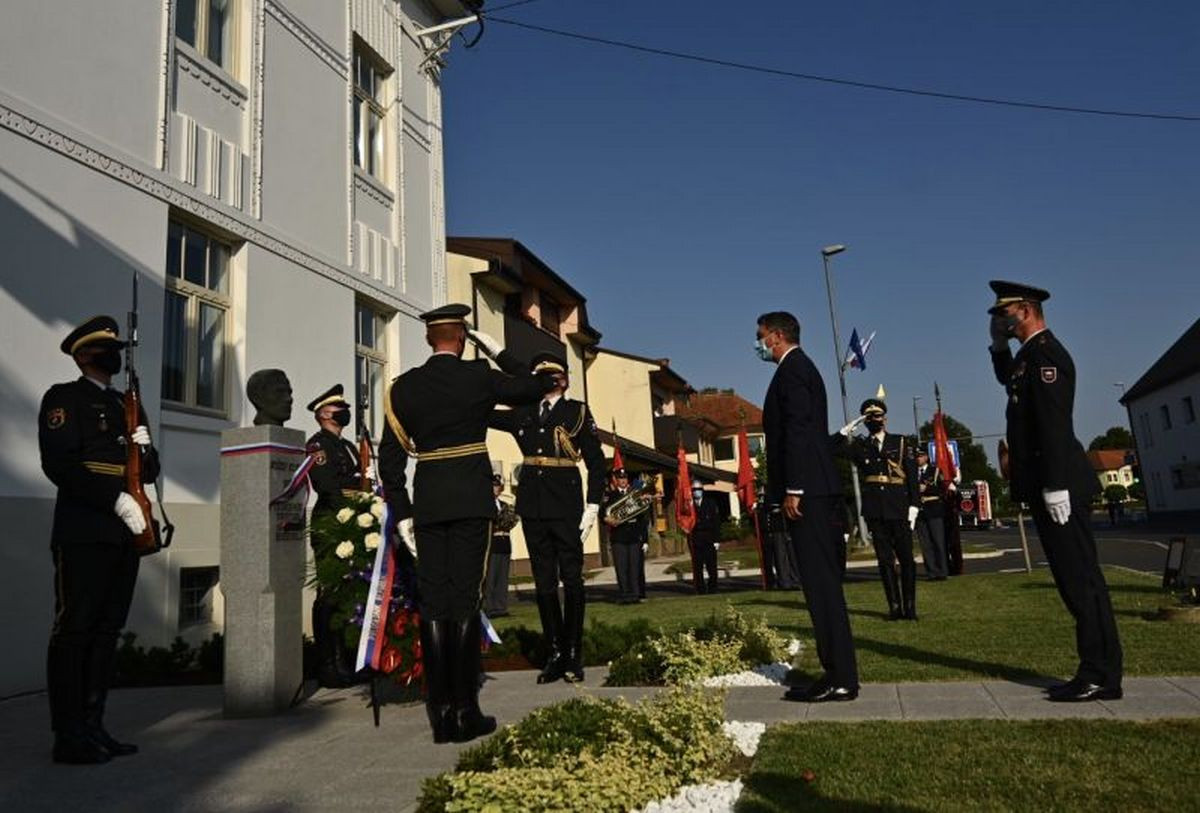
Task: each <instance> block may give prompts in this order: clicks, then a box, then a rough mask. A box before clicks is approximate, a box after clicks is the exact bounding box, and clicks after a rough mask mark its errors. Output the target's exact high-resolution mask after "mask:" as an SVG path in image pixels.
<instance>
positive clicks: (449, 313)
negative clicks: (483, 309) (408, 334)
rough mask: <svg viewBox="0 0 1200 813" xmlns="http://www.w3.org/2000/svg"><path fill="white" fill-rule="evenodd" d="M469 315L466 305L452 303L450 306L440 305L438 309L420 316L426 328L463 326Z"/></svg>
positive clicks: (469, 311)
mask: <svg viewBox="0 0 1200 813" xmlns="http://www.w3.org/2000/svg"><path fill="white" fill-rule="evenodd" d="M470 313H471V309H470V308H469V307H467V306H466V305H459V304H457V303H452V304H450V305H442V306H441V307H440V308H434V309H433V310H431V311H426V312H425V313H423V314H421V321H423V322H424V323H425V326H426V327H433V326H434V325H465V324H466V323H467V316H468V314H470Z"/></svg>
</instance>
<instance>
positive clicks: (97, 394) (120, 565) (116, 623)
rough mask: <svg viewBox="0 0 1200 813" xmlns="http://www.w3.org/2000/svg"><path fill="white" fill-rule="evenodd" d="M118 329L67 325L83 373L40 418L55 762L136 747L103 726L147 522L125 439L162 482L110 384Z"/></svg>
mask: <svg viewBox="0 0 1200 813" xmlns="http://www.w3.org/2000/svg"><path fill="white" fill-rule="evenodd" d="M118 334H119V332H118V329H117V323H116V321H115V320H113V319H112V318H111V317H108V316H97V317H95V318H94V319H89V320H88V321H87V322H85V323H83V324H82V325H80V326H79V327H77V328H76V329H75V330H73V331H71V333H70V335H68V336H67V338H66V339H64V340H63V342H62V345H61V348H62V351H63V352H64V353H66V354H67V355H69V356H71V358H72V359H73V360H74V361H75V364H76V365H78V367H79V370H80V372H81V373H82V375H81V376H80V377H79V378H78V379H76V380H75V381H71V382H68V383H65V384H55V385H54V386H53V387H51V388H50V389H49V391H48V392H47V393H46V395H45V396H44V397H43V398H42V405H41V410H40V411H39V414H38V444H39V447H40V449H41V457H42V471H44V472H45V473H46V476H47V477H49V478H50V480H51V481H52V482H53V483H54V484H55V485H56V486H58V499H57V501H56V502H55V505H54V530H53V531H52V533H51V537H50V551H51V553H52V554H53V556H54V604H55V610H54V625H53V627H52V628H51V631H50V646H49V652H48V655H47V659H46V690H47V695H48V697H49V701H50V722H51V726H52V727H53V729H54V761H55V762H65V763H73V764H87V763H98V762H107V761H108V760H109V759H110V758H111V757H114V756H126V755H129V754H134V753H136V752H137V750H138V749H137V746H135V745H132V744H128V743H122V742H118V741H117V740H115V739H114V738H113V737H112V736H111V735H110V734H109V733H108V732H107V731H106V730H105V728H104V705H105V700H106V698H107V696H108V685H109V682H110V680H111V678H112V669H113V659H114V657H115V654H116V648H117V636H118V634H119V633H120V631H121V629H122V627H124V626H125V619H126V616H127V615H128V614H129V605H130V602H131V601H132V600H133V588H134V585H135V584H136V582H137V574H138V554H137V553H136V552H135V550H134V547H133V537H134V535H136V534H140V533H141V532H142V531H144V530H145V528H146V523H145V517H144V516H143V514H142V511H141V508H140V507H139V506H138V504H137V503H136V502H135V501H134V499H133V497H132V496H130V494H129V493H127V492H126V491H125V477H124V472H125V462H126V449H127V444H128V443H135V444H137V445H138V446H139V447H141V452H142V481H143V482H145V483H151V482H154V481H155V480H156V479H157V478H158V474H159V463H158V454H157V452H156V451H155V450H154V448H153V447H152V446H151V445H150V434H149V431H148V430H147V428H146V426H145V424H146V417H145V415H144V414H143V415H142V416H141V421H140V423H141V425H139V426H138V427H137V429H136V430H135V431H134V432H133V433H132V434H130V435H129V436H126V434H125V429H126V427H125V412H124V403H123V401H122V393H121V392H119V391H117V390H115V389H113V388H112V386H111V382H112V377H113V376H114V375H116V374H117V373H118V372H119V371H120V369H121V348H123V347H125V342H122V341H120V340H119V339H118Z"/></svg>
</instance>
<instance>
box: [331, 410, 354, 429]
mask: <svg viewBox="0 0 1200 813" xmlns="http://www.w3.org/2000/svg"><path fill="white" fill-rule="evenodd" d="M330 417H331V418H332V419H333V422H334V423H336V424H337V425H338V426H349V425H350V410H348V409H339V410H338V411H337V412H335V413H333V414H332V415H331V416H330Z"/></svg>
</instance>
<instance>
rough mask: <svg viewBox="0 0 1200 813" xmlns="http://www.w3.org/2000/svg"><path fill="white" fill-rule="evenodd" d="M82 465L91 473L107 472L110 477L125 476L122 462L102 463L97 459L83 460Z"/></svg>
mask: <svg viewBox="0 0 1200 813" xmlns="http://www.w3.org/2000/svg"><path fill="white" fill-rule="evenodd" d="M83 467H84V468H85V469H87V470H88V471H90V472H91V473H92V474H107V475H109V476H112V477H124V476H125V464H124V463H103V462H101V461H99V460H85V461H83Z"/></svg>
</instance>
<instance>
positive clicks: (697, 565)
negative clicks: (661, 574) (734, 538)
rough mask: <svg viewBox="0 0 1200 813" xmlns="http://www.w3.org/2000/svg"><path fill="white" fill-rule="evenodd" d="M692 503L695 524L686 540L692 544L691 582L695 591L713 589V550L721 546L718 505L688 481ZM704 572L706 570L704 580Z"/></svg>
mask: <svg viewBox="0 0 1200 813" xmlns="http://www.w3.org/2000/svg"><path fill="white" fill-rule="evenodd" d="M692 505H693V506H695V510H696V524H695V526H694V527H693V528H692V533H691V537H690V538H689V540H688V541H689V542H690V543H691V548H692V583H693V584H694V585H695V587H696V592H697V593H715V592H717V551H719V550H720V549H721V519H722V517H721V506H719V505H717V498H716V497H715V496H713V495H710V494H708V493H706V492H705V491H704V487H703V486H702V485H701V484H700V483H693V484H692ZM705 573H707V574H708V581H707V582H705V580H704V574H705Z"/></svg>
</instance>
